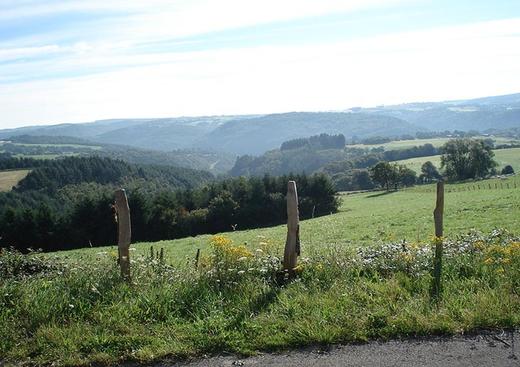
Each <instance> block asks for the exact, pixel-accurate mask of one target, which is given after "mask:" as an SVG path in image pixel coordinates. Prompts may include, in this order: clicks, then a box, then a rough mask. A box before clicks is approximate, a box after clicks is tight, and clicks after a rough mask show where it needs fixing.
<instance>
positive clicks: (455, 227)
mask: <svg viewBox="0 0 520 367" xmlns="http://www.w3.org/2000/svg"><path fill="white" fill-rule="evenodd" d="M495 183H496V184H497V188H496V189H495V188H494V187H495ZM474 185H475V189H474V188H473V186H474ZM476 185H480V187H481V189H480V190H478V189H477V186H476ZM489 185H491V187H492V188H491V189H489ZM507 185H509V188H507ZM515 185H516V188H515ZM446 189H447V192H446V199H445V200H446V203H445V228H446V229H445V235H446V238H445V239H444V241H445V260H444V278H443V284H444V290H443V294H442V297H441V299H440V300H438V301H437V302H433V301H432V299H431V298H430V292H429V291H430V282H431V276H430V269H431V262H432V251H431V249H432V235H433V221H432V210H433V207H434V202H435V196H434V195H435V194H434V186H433V185H428V186H421V187H416V188H411V189H407V190H402V191H399V192H394V193H383V192H380V193H363V194H355V195H345V196H343V197H342V199H343V203H342V206H341V210H340V212H339V213H337V214H334V215H329V216H324V217H320V218H315V219H311V220H306V221H303V222H302V223H301V229H300V233H301V246H302V256H301V257H300V266H299V267H298V268H297V277H296V278H295V279H294V280H292V281H288V280H286V279H284V274H283V273H280V272H279V269H280V257H281V255H282V252H283V245H284V241H285V233H286V232H285V231H286V228H285V226H277V227H272V228H263V229H256V230H248V231H239V230H238V231H235V232H230V233H225V234H224V235H223V236H217V237H213V236H208V235H206V236H198V237H196V238H187V239H181V240H174V241H162V242H157V243H141V244H135V245H132V247H133V249H134V250H132V252H131V256H132V259H133V262H132V269H133V270H132V271H133V275H132V277H133V279H132V284H126V283H125V282H123V281H121V280H120V277H119V272H118V269H117V266H116V264H115V263H116V262H115V258H116V251H115V247H105V248H89V249H81V250H74V251H68V252H59V253H52V254H44V255H33V256H29V257H22V256H19V255H16V254H11V253H5V252H4V254H3V256H2V257H0V262H2V264H3V267H0V271H3V273H1V274H0V275H1V276H0V322H1V323H2V325H3V326H4V327H3V328H1V329H0V361H1V360H2V359H5V360H6V361H8V362H13V361H16V362H26V363H32V364H49V363H51V362H52V363H54V364H56V365H87V364H89V363H102V364H111V363H117V362H121V361H123V360H134V361H139V362H150V361H154V360H163V359H168V358H171V359H174V360H177V359H179V358H181V359H182V358H186V357H194V356H195V357H196V356H200V355H202V354H205V353H243V354H251V353H255V352H256V351H265V350H278V349H283V348H291V347H295V346H302V345H308V344H316V343H318V344H328V343H342V342H360V341H365V340H368V339H373V338H396V337H401V336H414V335H431V334H452V333H461V332H469V331H472V330H475V329H478V328H496V327H506V328H507V327H515V326H518V325H519V324H520V297H519V293H520V281H519V279H520V242H519V239H518V237H516V236H515V233H516V234H520V222H519V221H518V218H519V217H520V179H517V178H509V179H507V180H488V181H480V182H478V183H477V182H476V183H465V184H454V185H446ZM499 228H501V229H499ZM474 230H477V231H480V232H481V233H482V234H478V233H475V232H474ZM231 241H233V242H231ZM210 242H211V244H210ZM242 245H244V246H242ZM151 246H153V247H154V252H156V251H157V250H159V249H160V248H164V251H165V255H164V261H163V262H161V261H160V260H159V259H157V258H156V257H154V258H150V255H149V254H150V247H151ZM198 248H201V249H202V256H201V258H200V261H199V268H198V269H195V266H194V265H195V264H194V257H195V253H196V250H197V249H198Z"/></svg>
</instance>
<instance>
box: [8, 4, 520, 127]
mask: <svg viewBox="0 0 520 367" xmlns="http://www.w3.org/2000/svg"><path fill="white" fill-rule="evenodd" d="M424 3H427V1H426V0H416V1H381V0H370V1H366V0H364V1H358V0H356V1H340V0H328V1H320V2H317V1H311V0H286V1H275V0H264V1H243V0H241V1H240V0H221V1H218V2H217V1H209V0H191V1H187V0H183V1H174V2H172V1H162V0H147V1H136V0H127V1H124V2H123V1H119V0H115V1H108V0H104V1H99V0H89V1H78V0H68V1H67V0H65V1H35V0H25V1H24V0H19V1H11V0H4V1H2V2H0V34H1V31H2V27H9V28H5V29H8V30H10V33H9V32H7V33H9V36H7V37H3V38H1V40H0V65H1V68H0V116H2V120H0V123H1V126H2V127H8V126H15V125H19V124H22V123H53V122H74V121H89V120H94V119H101V118H112V117H165V116H175V115H201V114H234V113H268V112H282V111H288V110H327V109H341V108H347V107H349V106H353V105H374V104H380V103H399V102H406V101H412V100H439V99H447V98H461V97H472V96H480V95H487V94H493V93H508V92H514V91H517V88H518V87H517V86H518V85H520V67H519V66H518V65H520V49H519V48H518V45H519V44H520V34H519V32H518V29H520V17H516V18H514V17H510V18H508V19H499V20H495V21H474V22H463V23H460V22H459V23H460V24H458V25H451V26H446V25H437V26H428V27H425V26H422V27H421V26H416V27H415V28H413V29H406V27H405V29H406V30H403V29H400V28H399V27H394V28H389V27H386V28H385V27H384V24H383V25H381V24H379V22H381V21H384V20H385V19H386V18H385V17H386V16H387V14H386V9H388V10H389V12H390V13H391V12H392V11H397V12H399V11H401V9H403V7H406V6H408V5H410V4H416V6H418V7H419V8H418V9H422V4H424ZM122 9H124V10H122ZM421 11H422V10H421ZM79 14H82V15H81V16H80V15H79ZM342 14H343V15H345V16H343V15H342ZM348 14H357V15H356V17H354V18H349V17H348V16H347V15H348ZM373 14H377V17H374V15H373ZM518 15H519V16H520V14H518ZM371 17H372V18H371ZM34 19H40V20H41V22H39V23H38V22H34ZM72 19H73V20H74V22H72ZM358 19H361V21H359V20H358ZM364 19H367V20H368V21H367V24H366V25H365V24H364ZM44 20H46V21H44ZM331 20H334V21H335V22H336V23H332V24H334V26H333V27H326V26H323V27H322V26H319V25H317V24H322V23H323V24H325V25H327V24H331V23H328V22H331ZM398 20H400V19H398ZM2 21H3V22H2ZM46 22H47V23H46ZM33 23H34V24H40V23H41V24H44V25H45V27H43V26H42V27H43V28H42V29H36V28H35V29H34V30H33V31H32V32H30V30H29V31H28V30H27V27H31V26H32V24H33ZM455 23H456V24H457V22H455ZM2 24H3V25H2ZM5 24H8V26H6V25H5ZM71 24H73V25H71ZM291 27H293V28H294V29H295V30H294V31H291V32H292V33H291V37H288V31H287V30H288V29H292V28H291ZM361 27H366V29H363V30H362V29H361ZM18 28H20V29H22V30H23V31H20V32H16V31H13V30H16V29H18ZM322 28H323V29H322ZM246 30H247V32H246ZM316 32H323V33H318V34H317V33H316ZM338 33H340V34H342V37H337V34H338ZM284 37H285V38H284Z"/></svg>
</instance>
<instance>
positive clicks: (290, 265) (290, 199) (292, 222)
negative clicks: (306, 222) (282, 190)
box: [283, 181, 300, 273]
mask: <svg viewBox="0 0 520 367" xmlns="http://www.w3.org/2000/svg"><path fill="white" fill-rule="evenodd" d="M299 255H300V218H299V212H298V192H297V190H296V182H294V181H289V183H288V184H287V241H286V242H285V252H284V257H283V268H284V270H286V271H289V273H292V272H293V271H294V268H296V263H297V257H298V256H299Z"/></svg>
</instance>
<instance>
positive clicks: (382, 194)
mask: <svg viewBox="0 0 520 367" xmlns="http://www.w3.org/2000/svg"><path fill="white" fill-rule="evenodd" d="M397 191H398V190H391V191H383V192H378V193H377V194H372V195H368V196H367V198H377V197H379V196H384V195H390V194H393V193H395V192H397Z"/></svg>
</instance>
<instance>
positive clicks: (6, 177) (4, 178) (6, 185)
mask: <svg viewBox="0 0 520 367" xmlns="http://www.w3.org/2000/svg"><path fill="white" fill-rule="evenodd" d="M29 172H30V170H27V169H22V170H12V171H11V170H9V171H0V192H2V191H11V189H12V188H13V186H15V185H16V184H17V183H18V182H19V181H20V180H21V179H23V178H24V177H25V176H27V174H28V173H29Z"/></svg>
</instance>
